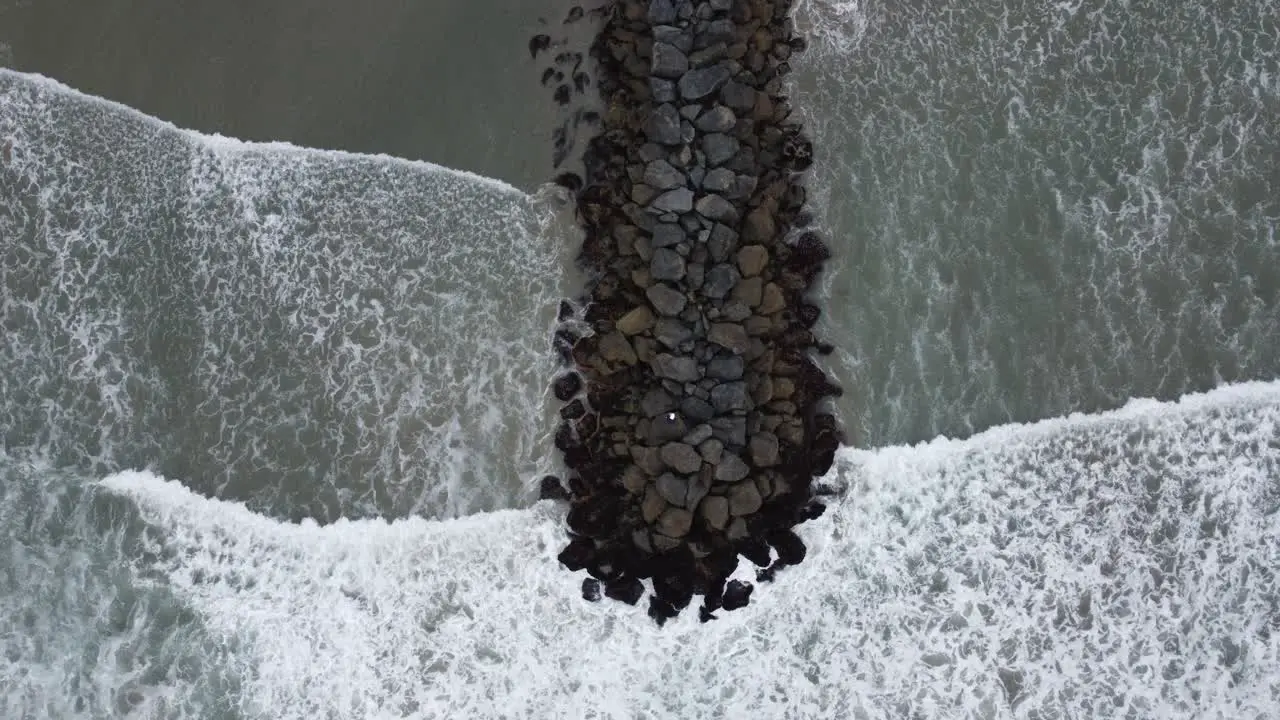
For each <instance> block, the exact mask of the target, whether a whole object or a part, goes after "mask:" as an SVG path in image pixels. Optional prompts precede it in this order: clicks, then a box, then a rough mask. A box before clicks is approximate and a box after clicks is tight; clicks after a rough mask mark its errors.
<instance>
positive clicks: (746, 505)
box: [728, 482, 764, 517]
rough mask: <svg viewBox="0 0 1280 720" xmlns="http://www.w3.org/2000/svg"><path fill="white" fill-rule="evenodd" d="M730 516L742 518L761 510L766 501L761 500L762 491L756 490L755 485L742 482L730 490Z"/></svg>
mask: <svg viewBox="0 0 1280 720" xmlns="http://www.w3.org/2000/svg"><path fill="white" fill-rule="evenodd" d="M728 497H729V514H730V515H732V516H734V517H742V516H743V515H750V514H751V513H753V512H755V511H757V510H759V509H760V506H761V505H763V504H764V501H763V500H761V498H760V491H759V490H757V489H756V484H755V483H750V482H740V483H738V484H737V485H734V486H733V487H732V488H729V495H728Z"/></svg>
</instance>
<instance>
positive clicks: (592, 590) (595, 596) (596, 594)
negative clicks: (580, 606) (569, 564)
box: [582, 577, 600, 602]
mask: <svg viewBox="0 0 1280 720" xmlns="http://www.w3.org/2000/svg"><path fill="white" fill-rule="evenodd" d="M582 599H583V600H586V601H587V602H598V601H599V600H600V581H599V580H597V579H595V578H590V577H589V578H583V580H582Z"/></svg>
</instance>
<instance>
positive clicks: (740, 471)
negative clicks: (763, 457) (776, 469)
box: [716, 452, 751, 483]
mask: <svg viewBox="0 0 1280 720" xmlns="http://www.w3.org/2000/svg"><path fill="white" fill-rule="evenodd" d="M750 472H751V468H749V467H747V464H746V463H745V462H743V461H742V458H740V457H738V456H737V455H735V454H733V453H731V452H725V453H724V454H723V455H722V456H721V457H720V464H719V465H717V466H716V481H717V482H722V483H736V482H738V481H740V480H742V479H743V478H745V477H746V476H747V475H748V474H749V473H750Z"/></svg>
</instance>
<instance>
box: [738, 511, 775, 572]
mask: <svg viewBox="0 0 1280 720" xmlns="http://www.w3.org/2000/svg"><path fill="white" fill-rule="evenodd" d="M734 522H738V521H737V520H735V521H734ZM738 552H740V553H742V556H743V557H745V558H746V559H747V560H750V561H751V564H752V565H755V566H757V567H768V566H769V564H770V563H771V562H773V557H772V555H770V553H769V543H767V542H765V539H764V538H762V537H753V538H750V539H747V540H743V541H741V542H739V543H738Z"/></svg>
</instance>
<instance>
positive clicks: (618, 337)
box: [599, 330, 636, 365]
mask: <svg viewBox="0 0 1280 720" xmlns="http://www.w3.org/2000/svg"><path fill="white" fill-rule="evenodd" d="M599 352H600V357H602V358H604V359H605V360H606V361H608V362H620V363H624V364H627V365H635V364H636V351H635V349H633V348H632V347H631V343H629V342H627V338H626V337H625V336H623V334H622V333H620V332H618V331H616V330H615V331H614V332H611V333H609V334H607V335H605V336H604V337H602V338H600V347H599Z"/></svg>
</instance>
